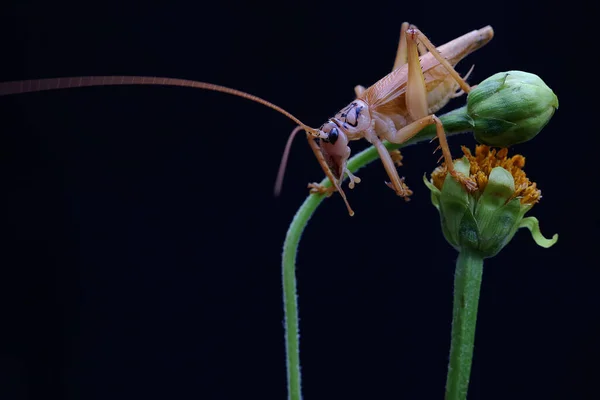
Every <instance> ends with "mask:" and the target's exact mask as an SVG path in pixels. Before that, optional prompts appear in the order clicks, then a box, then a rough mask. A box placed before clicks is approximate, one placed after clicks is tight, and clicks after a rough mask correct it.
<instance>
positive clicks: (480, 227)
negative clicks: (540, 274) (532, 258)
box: [424, 146, 558, 257]
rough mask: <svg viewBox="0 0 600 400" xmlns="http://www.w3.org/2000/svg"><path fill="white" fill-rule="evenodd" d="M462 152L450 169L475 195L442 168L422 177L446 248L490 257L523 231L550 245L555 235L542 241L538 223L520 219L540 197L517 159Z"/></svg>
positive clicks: (484, 150) (486, 150)
mask: <svg viewBox="0 0 600 400" xmlns="http://www.w3.org/2000/svg"><path fill="white" fill-rule="evenodd" d="M463 151H464V153H465V157H463V158H462V159H459V160H455V163H454V166H455V168H456V170H457V171H458V172H459V173H461V174H463V175H466V176H471V178H472V179H473V180H475V181H476V182H477V183H478V186H479V190H478V191H475V192H472V193H468V192H467V191H466V190H465V189H464V188H463V187H462V186H461V184H460V183H458V182H457V181H456V180H455V179H454V178H452V176H450V175H449V174H447V173H446V169H445V167H438V168H437V169H436V170H435V171H434V172H433V174H432V180H431V181H428V180H427V179H426V178H425V177H424V181H425V184H426V185H427V187H428V188H429V189H430V190H431V201H432V203H433V205H434V206H435V207H436V208H437V209H438V211H439V213H440V218H441V224H442V231H443V233H444V237H445V238H446V240H447V241H448V243H450V244H451V245H452V246H453V247H454V248H455V249H456V250H458V251H461V250H462V249H465V248H468V249H470V250H472V251H476V252H478V253H479V254H481V255H482V256H483V257H493V256H495V255H496V254H498V252H499V251H500V250H502V248H504V246H506V245H507V244H508V243H509V242H510V240H511V239H512V238H513V236H514V235H515V233H516V232H517V230H518V229H519V228H523V227H524V228H528V229H529V230H530V231H531V233H532V235H533V239H534V240H535V242H536V243H537V244H538V245H540V246H542V247H546V248H547V247H550V246H552V245H553V244H554V243H556V241H557V240H558V235H554V237H553V238H552V239H545V238H544V237H543V236H542V234H541V233H540V230H539V223H538V220H537V219H535V218H534V217H529V218H524V216H525V213H527V211H529V210H530V209H531V208H532V207H533V205H534V204H535V203H536V202H538V201H539V199H540V197H541V192H540V190H539V189H537V188H536V184H535V183H531V182H530V181H529V179H527V177H526V176H525V173H524V172H523V170H522V169H521V168H522V167H523V165H524V164H525V159H524V158H523V157H522V156H519V155H517V156H513V157H511V158H507V157H506V154H507V150H506V149H503V150H500V151H498V152H496V151H495V150H490V148H489V147H487V146H477V149H476V155H475V156H473V155H471V152H470V151H469V150H468V149H466V148H463Z"/></svg>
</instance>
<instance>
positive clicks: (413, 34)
mask: <svg viewBox="0 0 600 400" xmlns="http://www.w3.org/2000/svg"><path fill="white" fill-rule="evenodd" d="M406 38H407V43H408V44H409V46H408V47H410V43H411V42H413V43H415V42H416V43H417V45H418V44H423V45H425V47H426V48H427V50H429V51H430V52H431V54H432V55H433V56H434V57H435V59H436V60H438V62H439V63H440V64H442V65H443V66H444V68H446V70H447V71H448V73H449V74H450V75H451V76H452V78H454V80H455V81H456V82H457V83H458V85H459V86H460V88H461V89H462V90H464V92H465V93H469V92H470V91H471V87H470V86H469V84H468V83H467V82H466V81H465V80H464V79H463V78H461V77H460V75H459V74H458V72H456V70H455V69H454V67H452V65H450V63H449V62H448V60H446V59H445V58H444V56H442V55H441V54H440V52H439V51H438V50H437V49H436V47H435V46H434V45H433V44H432V43H431V41H430V40H429V39H428V38H427V36H425V35H424V34H423V32H421V31H420V30H418V29H417V28H416V27H414V26H412V27H411V28H410V29H409V30H408V31H407V34H406ZM409 52H410V50H409ZM409 57H410V54H409ZM409 61H410V60H409ZM409 69H410V68H409Z"/></svg>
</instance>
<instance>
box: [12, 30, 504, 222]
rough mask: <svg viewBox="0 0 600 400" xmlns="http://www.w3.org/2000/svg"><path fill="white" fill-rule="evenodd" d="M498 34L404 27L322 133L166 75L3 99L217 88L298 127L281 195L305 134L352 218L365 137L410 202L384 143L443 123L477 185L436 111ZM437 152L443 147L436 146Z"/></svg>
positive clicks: (92, 80) (67, 84)
mask: <svg viewBox="0 0 600 400" xmlns="http://www.w3.org/2000/svg"><path fill="white" fill-rule="evenodd" d="M493 36H494V31H493V29H492V27H491V26H486V27H484V28H481V29H478V30H474V31H471V32H469V33H466V34H464V35H462V36H460V37H458V38H456V39H454V40H452V41H450V42H448V43H446V44H444V45H441V46H439V47H435V46H434V45H433V44H432V43H431V41H430V40H429V39H428V38H427V36H425V35H424V34H423V33H422V32H421V31H420V30H419V29H418V28H417V27H416V26H414V25H411V24H409V23H408V22H404V23H403V24H402V25H401V29H400V40H399V44H398V49H397V54H396V58H395V62H394V65H393V69H392V71H391V72H390V73H389V74H387V75H386V76H384V77H383V78H381V79H380V80H379V81H377V82H376V83H375V84H373V85H372V86H370V87H368V88H365V87H363V86H360V85H358V86H356V87H355V88H354V92H355V95H356V98H355V100H353V101H352V102H351V103H350V104H348V105H347V106H345V107H344V108H342V109H341V110H340V111H338V112H337V113H336V114H335V115H334V116H333V117H332V118H329V119H328V120H327V122H325V123H324V124H323V125H321V126H320V127H319V128H312V127H310V126H308V125H306V124H304V123H303V122H302V121H300V120H299V119H298V118H296V117H295V116H294V115H293V114H291V113H289V112H288V111H286V110H284V109H283V108H281V107H279V106H277V105H275V104H273V103H271V102H269V101H267V100H264V99H262V98H260V97H257V96H254V95H252V94H249V93H246V92H243V91H240V90H236V89H232V88H229V87H225V86H220V85H216V84H212V83H206V82H199V81H192V80H185V79H175V78H161V77H143V76H86V77H72V78H49V79H34V80H23V81H13V82H3V83H0V95H11V94H22V93H30V92H38V91H44V90H57V89H68V88H79V87H88V86H110V85H166V86H181V87H189V88H198V89H204V90H211V91H216V92H221V93H226V94H230V95H233V96H237V97H242V98H245V99H248V100H251V101H254V102H257V103H260V104H262V105H264V106H266V107H269V108H271V109H273V110H275V111H277V112H279V113H281V114H283V115H285V116H286V117H288V118H289V119H291V120H292V121H293V122H294V123H296V124H297V127H296V128H295V129H294V130H293V131H292V133H291V134H290V136H289V139H288V142H287V144H286V147H285V150H284V152H283V156H282V162H281V166H280V169H279V173H278V176H277V180H276V183H275V194H276V195H278V194H279V193H280V191H281V186H282V182H283V175H284V171H285V165H286V161H287V156H288V153H289V151H290V147H291V143H292V140H293V138H294V137H295V135H296V134H297V133H298V132H299V131H304V132H305V133H306V137H307V139H308V143H309V145H310V148H311V149H312V151H313V153H314V155H315V157H316V158H317V161H318V163H319V165H320V167H321V168H322V169H323V171H324V173H325V175H326V176H327V177H328V178H329V180H330V181H331V184H332V186H331V187H323V186H320V185H318V184H309V185H308V186H309V188H310V191H311V193H321V194H326V195H330V194H332V193H333V192H336V191H337V192H338V193H339V194H340V196H341V197H342V199H343V201H344V203H345V205H346V208H347V210H348V213H349V214H350V215H351V216H352V215H354V211H353V210H352V208H351V207H350V204H349V202H348V199H347V197H346V194H345V193H344V190H343V189H342V182H343V181H344V179H345V178H346V177H348V179H349V183H348V187H349V188H350V189H352V188H354V187H355V184H357V183H359V182H360V179H359V178H358V177H357V176H355V175H353V174H352V173H351V172H350V171H349V170H348V168H347V161H348V159H349V157H350V154H351V150H350V147H349V142H350V141H353V140H359V139H366V140H367V141H368V142H369V143H370V144H372V145H373V146H374V147H375V148H376V149H377V152H378V154H379V157H380V159H381V161H382V163H383V167H384V169H385V171H386V173H387V175H388V177H389V179H390V182H386V184H387V185H388V186H389V187H390V188H391V189H393V190H394V192H395V193H396V194H397V195H398V196H400V197H402V198H404V199H405V200H408V199H409V197H410V195H411V194H412V191H411V190H410V189H409V188H408V186H407V185H406V184H405V183H404V178H401V177H400V176H399V174H398V171H397V168H396V164H395V162H394V158H393V156H392V155H390V152H389V151H388V150H387V149H386V148H385V146H384V144H383V140H387V141H388V142H391V143H396V144H402V143H404V142H406V141H407V140H409V139H411V138H412V137H414V136H415V135H416V134H417V133H419V132H420V131H421V130H422V129H423V128H425V127H426V126H429V125H435V126H436V137H437V139H438V141H439V146H438V148H439V149H441V151H442V157H443V160H444V161H443V162H444V164H445V166H446V168H447V169H448V172H449V173H450V175H451V176H452V177H453V178H454V179H456V180H457V181H458V182H460V183H461V184H462V185H463V186H464V187H465V188H466V189H467V190H470V191H472V190H475V189H476V188H477V185H476V183H475V182H474V181H472V180H471V179H470V178H469V177H467V176H464V175H462V174H460V173H459V172H457V171H455V169H454V165H453V163H452V156H451V154H450V149H449V147H448V142H447V140H446V134H445V131H444V126H443V124H442V122H441V121H440V119H439V118H438V117H437V116H436V115H435V113H436V112H437V111H438V110H440V109H441V108H442V107H444V106H445V105H446V104H447V103H448V102H449V101H450V100H451V99H452V98H455V97H457V96H460V95H462V94H468V93H469V92H470V90H471V86H469V84H468V83H467V82H466V79H467V78H468V75H469V74H470V71H469V73H467V74H466V75H465V77H461V76H460V75H459V74H458V72H457V71H456V70H455V69H454V67H455V66H456V64H458V62H460V61H461V60H462V59H463V58H465V57H466V56H468V55H469V54H471V53H472V52H474V51H476V50H478V49H480V48H481V47H483V46H484V45H485V44H487V43H488V42H489V41H490V40H491V39H492V38H493ZM436 150H437V149H436Z"/></svg>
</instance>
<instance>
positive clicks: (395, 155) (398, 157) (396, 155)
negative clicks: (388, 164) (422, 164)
mask: <svg viewBox="0 0 600 400" xmlns="http://www.w3.org/2000/svg"><path fill="white" fill-rule="evenodd" d="M390 157H392V161H393V162H394V164H396V166H397V167H401V166H402V160H403V159H404V157H403V156H402V153H400V150H390Z"/></svg>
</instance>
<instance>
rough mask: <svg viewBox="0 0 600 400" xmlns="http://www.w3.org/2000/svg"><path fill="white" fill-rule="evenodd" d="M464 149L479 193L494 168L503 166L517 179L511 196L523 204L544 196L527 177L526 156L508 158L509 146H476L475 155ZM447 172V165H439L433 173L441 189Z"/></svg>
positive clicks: (433, 179)
mask: <svg viewBox="0 0 600 400" xmlns="http://www.w3.org/2000/svg"><path fill="white" fill-rule="evenodd" d="M462 151H463V153H464V154H465V157H467V159H468V160H469V162H470V164H471V170H470V171H469V174H470V176H471V178H472V179H474V180H475V182H477V186H478V189H477V190H478V192H479V193H482V192H483V190H484V189H485V187H486V186H487V183H488V179H489V176H490V173H491V172H492V169H494V168H495V167H502V168H504V169H505V170H507V171H508V172H510V173H511V175H512V176H513V178H514V180H515V193H514V194H513V196H512V197H511V198H515V197H519V198H520V201H521V204H535V203H537V202H538V201H539V200H540V198H541V197H542V192H541V190H539V189H538V188H537V187H536V184H535V182H531V181H530V180H529V179H528V178H527V175H525V171H523V167H524V166H525V157H523V156H522V155H520V154H516V155H514V156H512V157H510V158H508V149H507V148H502V149H500V150H497V151H496V150H494V149H491V148H490V147H489V146H485V145H478V146H476V147H475V155H473V154H472V153H471V150H469V149H468V148H466V147H465V146H463V147H462ZM447 172H448V171H447V170H446V167H445V166H439V167H437V168H436V169H435V170H434V171H433V173H432V174H431V180H432V182H433V184H434V185H435V187H437V188H438V189H440V190H441V189H442V186H443V184H444V180H445V179H446V174H447Z"/></svg>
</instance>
